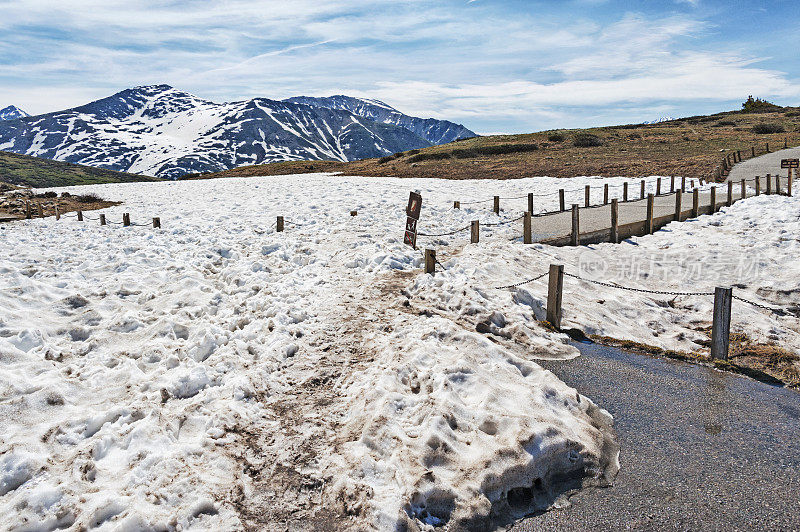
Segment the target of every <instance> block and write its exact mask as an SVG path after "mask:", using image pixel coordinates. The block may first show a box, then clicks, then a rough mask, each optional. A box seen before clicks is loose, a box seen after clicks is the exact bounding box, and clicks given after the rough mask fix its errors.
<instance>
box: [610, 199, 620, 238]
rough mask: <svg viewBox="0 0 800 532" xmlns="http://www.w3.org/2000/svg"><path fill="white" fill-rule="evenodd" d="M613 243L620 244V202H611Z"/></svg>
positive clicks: (613, 200) (615, 200)
mask: <svg viewBox="0 0 800 532" xmlns="http://www.w3.org/2000/svg"><path fill="white" fill-rule="evenodd" d="M610 240H611V242H612V243H614V244H619V201H618V200H617V198H614V199H612V200H611V239H610Z"/></svg>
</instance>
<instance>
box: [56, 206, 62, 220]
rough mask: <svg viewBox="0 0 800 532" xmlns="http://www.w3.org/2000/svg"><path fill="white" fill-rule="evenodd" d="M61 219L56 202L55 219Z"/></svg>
mask: <svg viewBox="0 0 800 532" xmlns="http://www.w3.org/2000/svg"><path fill="white" fill-rule="evenodd" d="M60 219H61V213H60V212H59V211H58V204H56V220H60Z"/></svg>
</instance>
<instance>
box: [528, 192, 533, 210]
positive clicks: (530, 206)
mask: <svg viewBox="0 0 800 532" xmlns="http://www.w3.org/2000/svg"><path fill="white" fill-rule="evenodd" d="M528 212H533V192H528Z"/></svg>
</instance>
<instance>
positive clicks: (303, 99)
mask: <svg viewBox="0 0 800 532" xmlns="http://www.w3.org/2000/svg"><path fill="white" fill-rule="evenodd" d="M284 101H288V102H294V103H304V104H308V105H313V106H315V107H325V108H328V109H340V110H343V111H349V112H351V113H353V114H354V115H357V116H360V117H362V118H366V119H367V120H372V121H374V122H381V123H383V124H393V125H395V126H400V127H403V128H406V129H408V130H409V131H411V132H412V133H414V134H415V135H417V136H419V137H422V138H423V139H425V140H427V141H428V142H430V143H431V144H447V143H448V142H453V141H454V140H458V139H463V138H468V137H474V136H475V133H474V132H473V131H470V130H469V129H467V128H465V127H464V126H462V125H461V124H455V123H453V122H449V121H447V120H436V119H433V118H416V117H414V116H408V115H405V114H403V113H401V112H400V111H398V110H397V109H395V108H393V107H390V106H389V105H387V104H385V103H383V102H381V101H379V100H366V99H362V98H353V97H351V96H329V97H327V98H312V97H309V96H296V97H294V98H289V99H288V100H284Z"/></svg>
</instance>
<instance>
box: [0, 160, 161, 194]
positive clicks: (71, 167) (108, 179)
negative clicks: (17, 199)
mask: <svg viewBox="0 0 800 532" xmlns="http://www.w3.org/2000/svg"><path fill="white" fill-rule="evenodd" d="M0 181H2V182H6V183H12V184H14V185H28V186H31V187H35V188H45V187H66V186H71V185H96V184H99V183H126V182H131V181H160V179H158V178H155V177H148V176H143V175H135V174H123V173H120V172H114V171H112V170H103V169H102V168H92V167H90V166H81V165H77V164H70V163H64V162H61V161H51V160H49V159H39V158H37V157H31V156H29V155H20V154H18V153H11V152H7V151H0Z"/></svg>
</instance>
